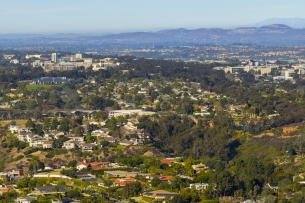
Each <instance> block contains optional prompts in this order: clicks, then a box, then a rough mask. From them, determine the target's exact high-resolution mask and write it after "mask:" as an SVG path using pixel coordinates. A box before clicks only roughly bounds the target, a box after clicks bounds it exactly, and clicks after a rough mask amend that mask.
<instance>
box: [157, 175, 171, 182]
mask: <svg viewBox="0 0 305 203" xmlns="http://www.w3.org/2000/svg"><path fill="white" fill-rule="evenodd" d="M158 179H159V180H161V181H169V180H171V179H173V176H159V177H158Z"/></svg>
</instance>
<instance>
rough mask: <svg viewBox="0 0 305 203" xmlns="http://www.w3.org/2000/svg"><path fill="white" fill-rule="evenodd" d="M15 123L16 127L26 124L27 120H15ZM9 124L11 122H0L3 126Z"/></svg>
mask: <svg viewBox="0 0 305 203" xmlns="http://www.w3.org/2000/svg"><path fill="white" fill-rule="evenodd" d="M15 121H16V124H17V125H24V124H25V123H26V122H27V120H15ZM10 122H11V120H5V121H0V125H2V126H4V125H6V124H8V123H10Z"/></svg>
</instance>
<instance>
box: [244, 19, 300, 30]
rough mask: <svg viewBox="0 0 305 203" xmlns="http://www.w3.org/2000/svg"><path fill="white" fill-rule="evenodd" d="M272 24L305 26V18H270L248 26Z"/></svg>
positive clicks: (295, 26) (294, 26)
mask: <svg viewBox="0 0 305 203" xmlns="http://www.w3.org/2000/svg"><path fill="white" fill-rule="evenodd" d="M272 24H284V25H287V26H289V27H293V28H305V18H269V19H266V20H263V21H261V22H258V23H255V24H252V25H249V26H246V27H262V26H265V25H272Z"/></svg>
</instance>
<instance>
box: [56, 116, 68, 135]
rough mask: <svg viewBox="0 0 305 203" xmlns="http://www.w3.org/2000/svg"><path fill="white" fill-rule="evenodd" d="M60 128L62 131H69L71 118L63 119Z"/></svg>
mask: <svg viewBox="0 0 305 203" xmlns="http://www.w3.org/2000/svg"><path fill="white" fill-rule="evenodd" d="M58 129H59V130H60V131H64V132H69V119H68V118H67V117H64V118H62V119H61V121H60V126H59V128H58Z"/></svg>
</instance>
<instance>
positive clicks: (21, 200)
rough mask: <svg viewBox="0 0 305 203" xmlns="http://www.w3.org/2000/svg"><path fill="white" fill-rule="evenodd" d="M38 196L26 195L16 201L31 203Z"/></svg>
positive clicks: (18, 202)
mask: <svg viewBox="0 0 305 203" xmlns="http://www.w3.org/2000/svg"><path fill="white" fill-rule="evenodd" d="M36 200H37V198H35V197H30V196H24V197H18V198H17V199H16V200H15V202H17V203H31V202H32V201H36Z"/></svg>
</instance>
